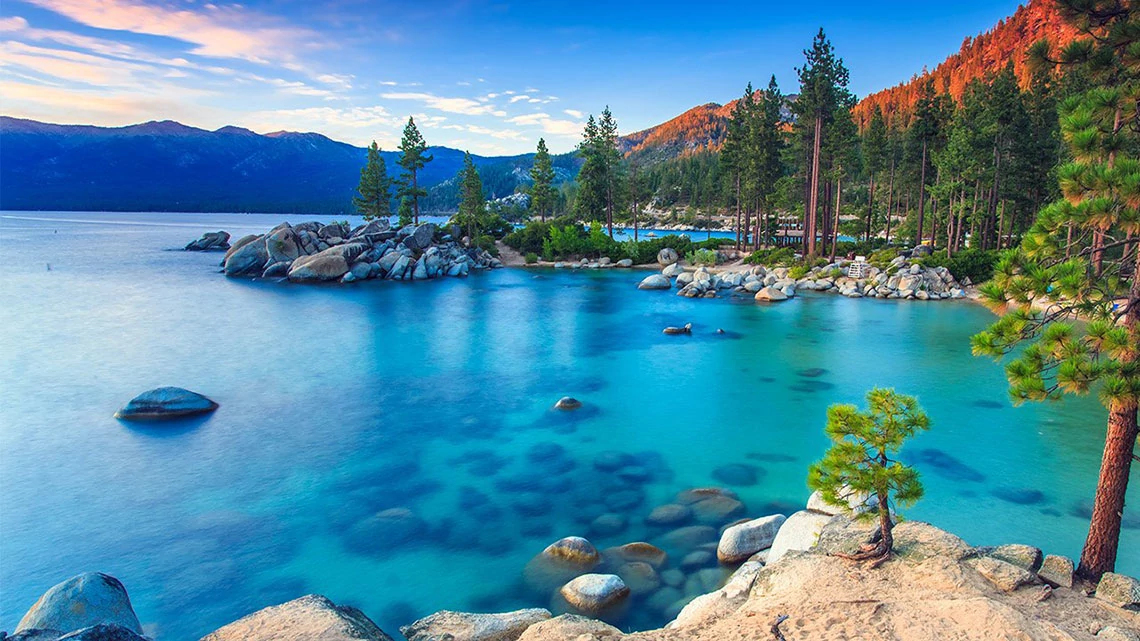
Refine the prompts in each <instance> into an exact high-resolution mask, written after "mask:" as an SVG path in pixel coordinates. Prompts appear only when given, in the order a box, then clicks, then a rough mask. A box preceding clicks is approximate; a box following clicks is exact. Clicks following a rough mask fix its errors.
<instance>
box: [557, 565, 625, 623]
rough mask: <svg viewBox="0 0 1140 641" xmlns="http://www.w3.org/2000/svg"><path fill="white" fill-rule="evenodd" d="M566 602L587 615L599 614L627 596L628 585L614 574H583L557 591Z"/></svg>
mask: <svg viewBox="0 0 1140 641" xmlns="http://www.w3.org/2000/svg"><path fill="white" fill-rule="evenodd" d="M558 593H559V594H560V595H561V596H562V598H563V599H565V600H566V603H568V604H569V605H570V607H572V608H574V609H575V610H577V611H578V612H580V613H582V614H585V615H588V616H600V615H603V614H605V613H606V612H607V611H608V610H610V609H612V608H614V607H615V606H617V605H619V604H620V603H621V602H622V601H624V600H625V599H626V597H628V596H629V587H627V586H626V584H625V582H624V581H622V580H621V577H619V576H617V575H616V574H583V575H582V576H580V577H577V578H575V579H573V580H572V581H570V582H569V583H567V584H566V585H564V586H562V589H561V590H559V591H558Z"/></svg>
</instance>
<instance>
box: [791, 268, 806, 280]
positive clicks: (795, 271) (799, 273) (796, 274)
mask: <svg viewBox="0 0 1140 641" xmlns="http://www.w3.org/2000/svg"><path fill="white" fill-rule="evenodd" d="M809 271H811V268H810V267H808V266H807V265H796V266H794V267H792V268H791V269H789V270H788V278H791V279H792V280H799V279H801V278H803V277H804V276H807V274H808V272H809Z"/></svg>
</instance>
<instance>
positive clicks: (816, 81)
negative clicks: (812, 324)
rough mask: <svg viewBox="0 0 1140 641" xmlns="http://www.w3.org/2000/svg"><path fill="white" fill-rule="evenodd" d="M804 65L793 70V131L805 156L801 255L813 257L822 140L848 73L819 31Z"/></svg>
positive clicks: (844, 98) (844, 93)
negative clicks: (796, 78)
mask: <svg viewBox="0 0 1140 641" xmlns="http://www.w3.org/2000/svg"><path fill="white" fill-rule="evenodd" d="M804 57H805V58H806V63H805V64H804V66H803V67H800V68H798V69H796V73H797V74H798V75H799V79H800V95H799V98H798V99H797V100H796V103H795V111H796V114H797V116H798V117H797V119H796V128H797V130H798V133H799V138H800V144H801V145H802V151H803V153H804V154H805V156H806V166H805V188H806V190H807V192H806V194H805V198H804V200H805V203H804V253H805V254H806V255H809V256H816V255H818V254H817V249H818V248H817V240H818V239H817V237H818V235H819V233H820V232H821V231H822V230H821V229H820V227H819V219H818V215H819V187H820V178H821V169H820V167H821V165H822V164H823V158H822V153H823V141H824V137H825V135H826V132H827V129H828V128H829V127H830V126H831V123H832V122H833V118H834V117H835V115H836V113H837V111H841V110H838V109H837V107H838V106H839V105H840V104H843V103H847V102H850V100H851V94H850V92H849V91H848V90H847V82H848V79H849V74H848V71H847V68H846V67H845V66H844V65H843V60H842V59H840V58H839V57H837V56H836V55H835V50H834V48H833V47H832V46H831V42H830V41H829V40H828V39H827V35H826V34H824V32H823V29H820V30H819V33H818V34H817V35H816V37H815V40H814V41H813V42H812V47H811V49H807V50H805V51H804Z"/></svg>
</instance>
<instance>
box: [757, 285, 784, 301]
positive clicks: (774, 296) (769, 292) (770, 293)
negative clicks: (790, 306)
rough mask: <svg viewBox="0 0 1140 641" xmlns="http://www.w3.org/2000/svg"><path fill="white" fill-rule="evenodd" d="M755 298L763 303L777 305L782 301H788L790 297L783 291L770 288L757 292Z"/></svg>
mask: <svg viewBox="0 0 1140 641" xmlns="http://www.w3.org/2000/svg"><path fill="white" fill-rule="evenodd" d="M754 298H755V299H756V300H758V301H761V302H772V303H776V302H779V301H782V300H788V295H787V294H785V293H784V292H783V291H782V290H779V289H776V288H775V287H771V286H769V287H765V288H763V289H761V290H760V291H758V292H756V296H755V297H754Z"/></svg>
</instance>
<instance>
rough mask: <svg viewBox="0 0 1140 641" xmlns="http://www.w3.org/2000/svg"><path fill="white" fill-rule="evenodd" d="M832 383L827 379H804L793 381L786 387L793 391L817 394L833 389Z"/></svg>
mask: <svg viewBox="0 0 1140 641" xmlns="http://www.w3.org/2000/svg"><path fill="white" fill-rule="evenodd" d="M834 388H835V384H834V383H828V382H827V381H816V380H805V381H799V382H796V383H793V384H792V385H789V386H788V389H789V390H791V391H793V392H800V393H803V394H818V393H819V392H826V391H827V390H830V389H834Z"/></svg>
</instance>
